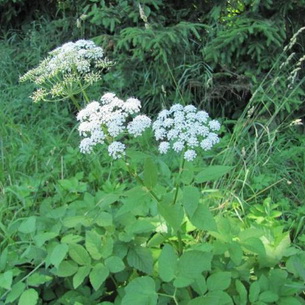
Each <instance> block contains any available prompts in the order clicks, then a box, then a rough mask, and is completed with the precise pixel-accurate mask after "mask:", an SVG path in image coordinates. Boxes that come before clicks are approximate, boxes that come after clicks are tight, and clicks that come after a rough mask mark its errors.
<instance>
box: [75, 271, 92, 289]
mask: <svg viewBox="0 0 305 305" xmlns="http://www.w3.org/2000/svg"><path fill="white" fill-rule="evenodd" d="M90 270H91V267H90V266H81V267H79V268H78V270H77V272H76V273H75V274H74V276H73V280H72V282H73V288H74V289H76V288H77V287H78V286H79V285H81V284H82V282H83V281H84V279H85V278H86V277H87V276H88V275H89V273H90Z"/></svg>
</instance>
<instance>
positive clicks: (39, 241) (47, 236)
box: [34, 232, 58, 247]
mask: <svg viewBox="0 0 305 305" xmlns="http://www.w3.org/2000/svg"><path fill="white" fill-rule="evenodd" d="M57 235H58V234H57V233H55V232H45V233H40V234H37V235H35V236H34V241H35V243H36V245H37V247H41V246H43V245H44V243H45V242H46V241H49V240H51V239H53V238H54V237H56V236H57Z"/></svg>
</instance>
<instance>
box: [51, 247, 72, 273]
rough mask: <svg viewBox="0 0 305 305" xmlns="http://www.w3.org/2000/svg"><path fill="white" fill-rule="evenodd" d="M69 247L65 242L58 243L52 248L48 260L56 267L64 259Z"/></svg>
mask: <svg viewBox="0 0 305 305" xmlns="http://www.w3.org/2000/svg"><path fill="white" fill-rule="evenodd" d="M68 250H69V247H68V245H66V244H58V245H56V247H55V248H54V249H53V251H52V253H51V255H50V262H51V264H53V265H54V266H55V267H56V268H58V266H59V264H60V263H61V262H62V261H63V260H64V258H65V257H66V255H67V253H68Z"/></svg>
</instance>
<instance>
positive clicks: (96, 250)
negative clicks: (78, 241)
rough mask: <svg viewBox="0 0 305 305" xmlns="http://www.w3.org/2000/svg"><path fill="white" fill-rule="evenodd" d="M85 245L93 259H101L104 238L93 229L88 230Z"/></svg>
mask: <svg viewBox="0 0 305 305" xmlns="http://www.w3.org/2000/svg"><path fill="white" fill-rule="evenodd" d="M85 247H86V249H87V251H88V252H89V254H90V255H91V257H92V258H93V259H95V260H99V259H101V257H102V238H101V235H100V234H98V233H97V232H96V231H94V230H91V231H87V232H86V239H85Z"/></svg>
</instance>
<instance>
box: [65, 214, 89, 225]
mask: <svg viewBox="0 0 305 305" xmlns="http://www.w3.org/2000/svg"><path fill="white" fill-rule="evenodd" d="M92 223H93V220H92V219H91V218H88V217H86V216H70V217H65V218H64V219H63V225H64V226H65V227H67V228H75V227H76V226H78V225H83V226H84V227H89V226H91V225H92Z"/></svg>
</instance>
